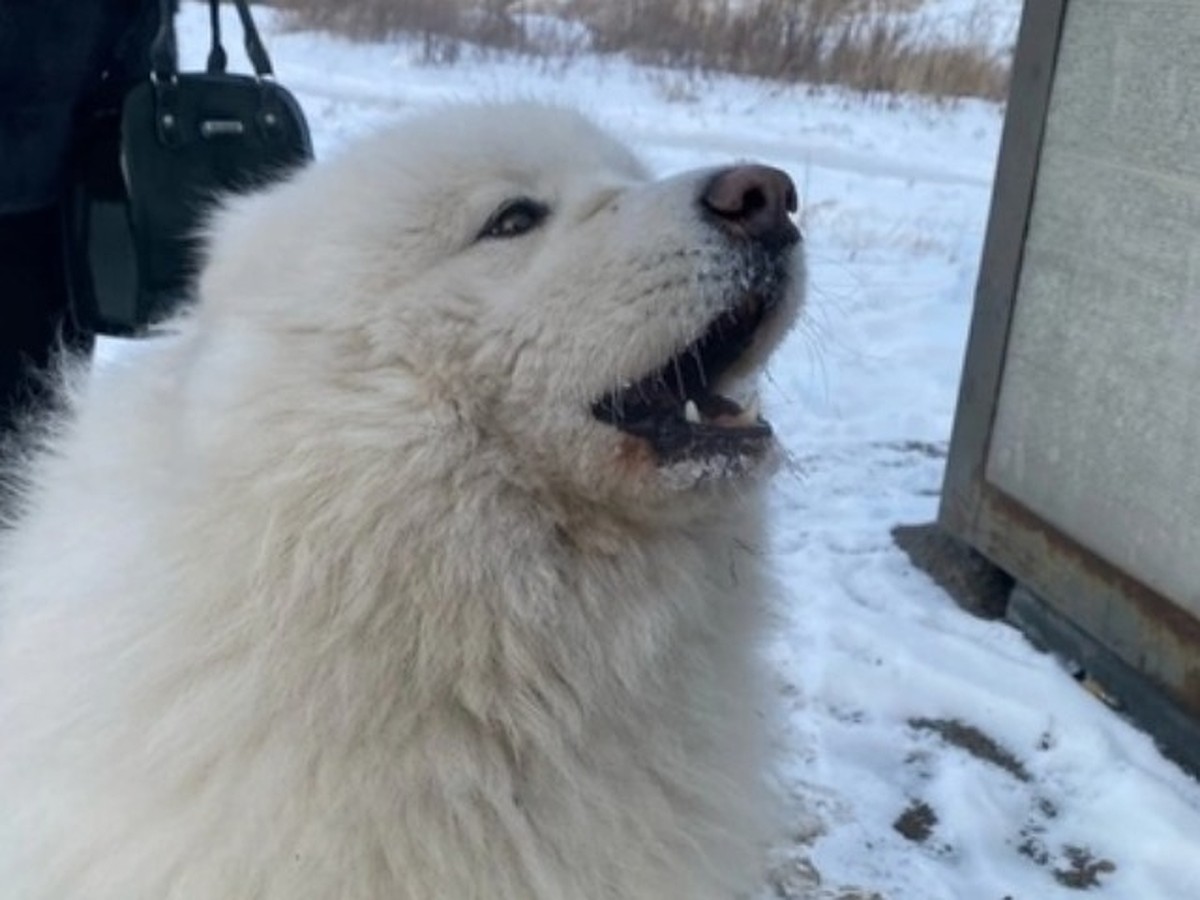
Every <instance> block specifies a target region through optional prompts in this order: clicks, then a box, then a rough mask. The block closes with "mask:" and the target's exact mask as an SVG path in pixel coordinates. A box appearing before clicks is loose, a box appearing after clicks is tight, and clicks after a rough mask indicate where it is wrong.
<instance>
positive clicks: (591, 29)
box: [276, 0, 1008, 100]
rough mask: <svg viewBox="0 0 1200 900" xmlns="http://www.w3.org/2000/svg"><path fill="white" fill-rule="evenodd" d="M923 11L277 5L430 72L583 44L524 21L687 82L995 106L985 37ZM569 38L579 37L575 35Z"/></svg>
mask: <svg viewBox="0 0 1200 900" xmlns="http://www.w3.org/2000/svg"><path fill="white" fill-rule="evenodd" d="M920 4H921V0H619V2H618V0H542V2H541V3H537V2H531V0H525V2H521V0H276V5H278V6H281V7H284V8H287V9H289V10H290V11H291V13H292V16H293V19H294V21H295V23H296V24H297V25H299V26H303V27H310V28H321V29H326V30H330V31H335V32H338V33H341V34H345V35H348V36H350V37H354V38H366V39H380V38H384V37H389V36H394V35H397V34H400V33H409V34H415V35H417V36H419V38H420V40H421V42H422V49H423V57H424V59H425V60H426V61H427V62H432V63H440V62H452V61H453V60H454V59H457V58H458V56H459V55H460V53H461V52H462V49H463V48H464V47H465V46H469V45H474V46H476V47H484V48H494V49H502V50H509V51H516V52H521V53H529V54H535V55H539V56H558V57H570V56H572V55H574V54H576V53H578V52H580V51H581V50H582V49H585V47H584V46H582V45H581V42H580V41H578V40H577V39H571V38H569V37H567V36H565V32H564V31H562V30H558V31H556V30H554V29H549V30H547V29H545V28H539V29H537V30H536V31H535V30H532V29H531V28H530V22H531V21H533V19H532V18H531V16H530V13H531V12H535V13H536V12H549V13H551V14H553V15H556V16H559V17H561V18H563V19H565V20H568V21H570V22H573V23H575V24H576V25H580V26H583V28H584V29H586V33H587V34H588V35H589V38H588V40H587V41H586V49H590V50H592V51H594V52H599V53H610V54H624V55H626V56H628V57H629V58H631V59H634V60H637V61H639V62H643V63H649V64H653V65H659V66H664V67H669V68H674V69H681V70H687V71H692V72H731V73H736V74H740V75H750V76H755V77H760V78H767V79H773V80H778V81H783V82H789V83H798V82H803V83H808V84H837V85H844V86H847V87H850V88H853V89H856V90H860V91H863V92H883V93H889V94H922V95H926V96H932V97H936V98H948V97H965V96H971V97H985V98H989V99H995V100H1000V99H1003V98H1004V97H1005V95H1006V92H1007V89H1008V61H1007V59H1006V58H1004V56H1003V55H1002V54H999V53H997V52H995V51H994V50H992V49H991V48H989V47H988V46H987V44H986V43H985V42H984V40H983V39H982V38H983V35H982V34H977V35H972V34H970V33H968V34H967V35H964V36H963V37H962V39H961V40H959V41H957V42H955V43H952V44H947V43H945V41H940V42H939V41H933V40H931V39H930V36H929V35H927V34H922V33H920V32H919V29H914V28H913V26H912V25H911V24H910V22H911V20H906V19H905V18H904V17H903V16H901V15H898V14H900V13H905V12H912V11H914V10H917V9H919V7H920ZM576 34H578V31H577V32H576Z"/></svg>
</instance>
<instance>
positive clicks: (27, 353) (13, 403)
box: [0, 206, 93, 439]
mask: <svg viewBox="0 0 1200 900" xmlns="http://www.w3.org/2000/svg"><path fill="white" fill-rule="evenodd" d="M92 343H93V341H92V336H91V335H90V334H85V333H83V332H81V331H80V330H79V329H78V328H77V327H76V325H75V323H74V320H73V319H72V317H71V314H70V308H69V303H68V295H67V273H66V264H65V260H64V257H63V238H62V221H61V214H60V211H59V209H58V207H56V206H55V207H48V208H46V209H41V210H37V211H35V212H29V213H19V214H16V215H5V216H0V439H2V438H6V437H8V436H10V434H11V432H12V431H13V430H14V428H16V427H17V426H19V424H20V423H21V422H22V421H23V420H25V419H27V418H28V417H29V415H30V414H37V413H39V412H43V411H45V410H46V409H47V408H48V407H49V406H51V405H52V404H53V403H54V400H55V394H54V384H53V379H52V378H48V377H47V376H48V373H49V371H50V367H51V365H52V363H53V361H54V360H55V359H56V357H57V355H58V353H59V352H60V351H63V350H65V351H67V352H75V353H85V354H86V353H90V352H91V349H92Z"/></svg>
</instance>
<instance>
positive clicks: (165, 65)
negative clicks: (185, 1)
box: [150, 0, 274, 81]
mask: <svg viewBox="0 0 1200 900" xmlns="http://www.w3.org/2000/svg"><path fill="white" fill-rule="evenodd" d="M219 5H220V0H208V13H209V27H210V31H211V34H212V46H211V47H210V48H209V51H208V71H209V72H210V73H212V74H221V73H223V72H224V71H225V64H226V54H225V47H224V46H223V45H222V44H221V15H220V10H219V9H218V7H219ZM233 5H234V6H235V7H237V13H238V18H239V19H240V20H241V23H242V37H243V39H244V41H245V45H246V56H247V57H248V58H249V60H250V65H251V66H253V67H254V74H255V75H257V76H258V77H259V78H269V77H271V76H272V75H273V74H274V70H273V69H272V67H271V57H269V56H268V55H267V48H266V47H264V46H263V42H262V38H261V37H260V36H259V33H258V27H257V26H256V25H255V24H254V17H253V16H252V15H250V7H249V5H248V4H247V2H246V0H233ZM158 7H159V24H158V33H157V34H156V35H155V36H154V42H153V43H152V44H151V45H150V74H151V75H152V76H153V77H154V78H155V80H158V81H170V80H171V79H172V78H174V77H175V76H176V75H178V74H179V52H178V44H177V42H176V38H175V21H174V15H173V14H172V11H171V0H159V4H158Z"/></svg>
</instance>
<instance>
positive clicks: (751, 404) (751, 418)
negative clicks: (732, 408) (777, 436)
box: [742, 394, 762, 425]
mask: <svg viewBox="0 0 1200 900" xmlns="http://www.w3.org/2000/svg"><path fill="white" fill-rule="evenodd" d="M742 408H743V410H744V412H745V418H746V419H747V420H748V421H747V424H749V425H753V424H755V423H756V422H757V421H758V420H759V418H760V413H761V411H762V408H761V406H760V405H759V402H758V394H752V395H751V397H750V399H749V400H747V401H746V405H745V406H744V407H742Z"/></svg>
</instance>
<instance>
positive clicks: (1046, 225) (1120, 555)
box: [985, 0, 1200, 616]
mask: <svg viewBox="0 0 1200 900" xmlns="http://www.w3.org/2000/svg"><path fill="white" fill-rule="evenodd" d="M1198 47H1200V4H1198V3H1194V2H1192V0H1075V2H1072V3H1069V4H1067V14H1066V22H1065V26H1064V30H1063V35H1062V38H1061V46H1060V50H1059V55H1058V61H1057V71H1056V74H1055V79H1054V86H1053V90H1052V93H1051V97H1050V106H1049V114H1048V118H1047V121H1046V125H1045V133H1044V137H1043V144H1042V152H1041V158H1040V163H1039V166H1040V167H1039V170H1038V174H1037V189H1036V193H1035V195H1034V200H1033V205H1032V211H1031V213H1030V216H1029V223H1028V233H1027V237H1026V241H1025V246H1024V258H1023V263H1022V266H1021V273H1020V279H1019V282H1018V289H1017V296H1016V303H1015V307H1014V309H1013V312H1012V321H1011V326H1010V329H1011V330H1010V332H1009V336H1008V345H1007V353H1006V357H1005V360H1004V370H1003V377H1002V380H1001V384H1000V393H999V400H998V407H997V411H996V417H995V421H994V423H993V426H992V432H991V442H990V447H989V451H988V456H987V466H986V476H985V477H986V480H987V481H988V482H990V483H992V484H993V485H995V486H996V487H998V488H1000V489H1001V490H1002V491H1003V492H1004V493H1006V494H1008V495H1009V496H1011V497H1013V498H1015V499H1016V500H1017V501H1018V502H1020V503H1021V504H1022V505H1023V506H1025V507H1026V508H1027V509H1029V510H1031V511H1032V512H1034V513H1035V514H1036V515H1037V516H1038V517H1040V518H1041V519H1043V520H1044V521H1045V522H1047V523H1050V524H1051V525H1053V526H1054V527H1055V528H1057V529H1059V530H1060V531H1062V532H1063V533H1064V534H1065V535H1067V536H1069V537H1071V538H1073V539H1074V540H1075V541H1076V542H1078V543H1079V544H1080V545H1082V546H1083V547H1085V548H1087V549H1088V550H1091V551H1092V552H1094V553H1096V554H1097V555H1098V556H1100V557H1102V558H1103V559H1104V560H1106V561H1107V562H1109V563H1111V564H1112V565H1113V566H1115V567H1116V568H1118V569H1120V570H1122V571H1124V572H1126V573H1128V574H1129V575H1131V576H1133V577H1134V578H1135V579H1136V580H1138V581H1140V582H1142V583H1143V584H1145V585H1147V586H1149V587H1150V588H1152V589H1154V590H1155V591H1157V592H1158V593H1160V594H1162V595H1163V596H1164V597H1166V598H1168V599H1169V600H1171V601H1173V602H1174V603H1176V604H1178V605H1179V606H1181V607H1182V608H1184V609H1186V610H1187V611H1188V612H1190V613H1191V614H1192V615H1194V616H1200V65H1197V53H1198V51H1197V49H1196V48H1198ZM1016 574H1019V573H1016Z"/></svg>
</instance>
